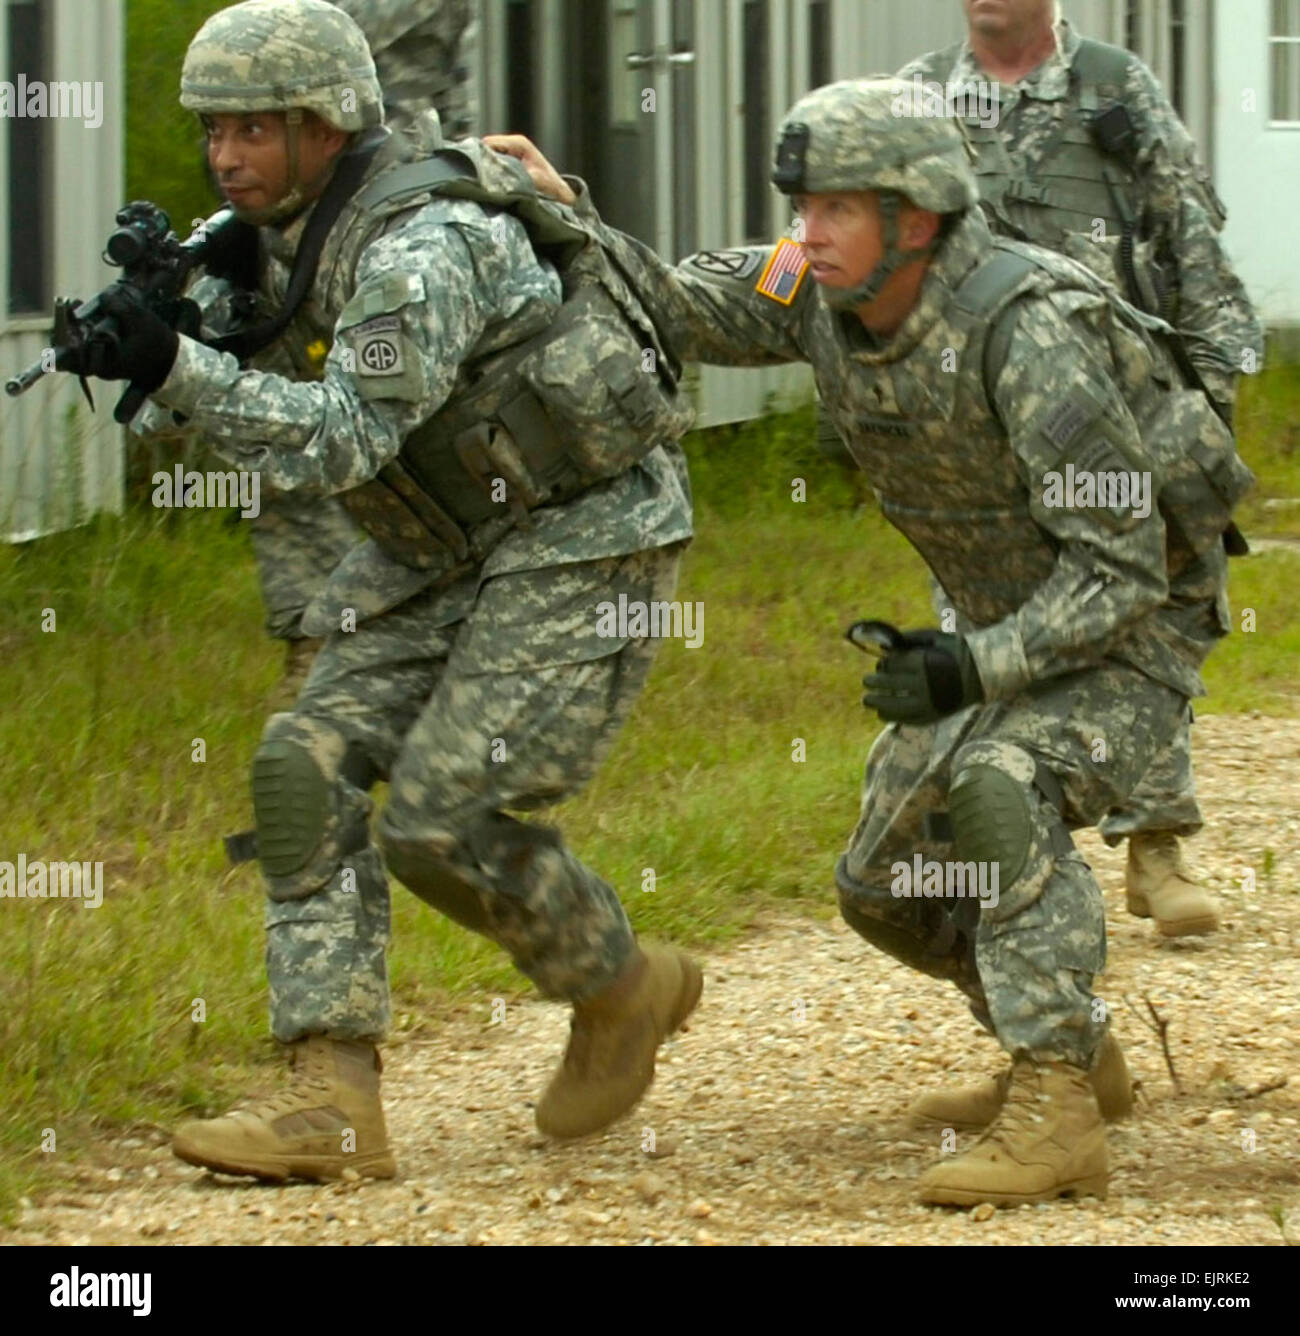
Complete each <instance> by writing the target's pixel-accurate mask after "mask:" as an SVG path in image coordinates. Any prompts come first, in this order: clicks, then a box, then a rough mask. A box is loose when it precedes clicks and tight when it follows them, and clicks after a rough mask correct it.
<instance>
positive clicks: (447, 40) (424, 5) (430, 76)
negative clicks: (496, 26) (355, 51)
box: [334, 0, 478, 139]
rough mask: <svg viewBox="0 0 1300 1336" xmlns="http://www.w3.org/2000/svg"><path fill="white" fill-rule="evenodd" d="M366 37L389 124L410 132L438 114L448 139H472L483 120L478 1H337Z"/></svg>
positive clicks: (386, 119)
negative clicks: (477, 69) (427, 114)
mask: <svg viewBox="0 0 1300 1336" xmlns="http://www.w3.org/2000/svg"><path fill="white" fill-rule="evenodd" d="M334 3H335V4H336V5H338V7H339V8H340V9H342V10H345V11H346V12H347V13H349V14H351V15H352V17H353V18H354V19H356V21H357V26H358V27H359V28H360V29H361V31H362V32H364V33H365V35H366V41H367V43H368V44H369V46H370V51H371V54H372V55H373V56H374V58H375V69H376V70H378V72H379V85H380V87H381V88H382V89H383V90H384V119H385V123H386V124H387V125H388V126H389V127H390V128H391V129H393V130H407V129H409V128H410V126H411V123H412V122H413V121H414V120H415V118H416V117H417V116H418V115H419V114H420V113H421V112H423V111H428V110H430V109H433V110H434V111H436V112H437V113H438V116H439V119H440V120H441V121H442V133H443V135H444V136H445V137H446V138H448V139H459V138H460V137H461V136H462V135H467V134H472V133H473V132H474V127H475V125H476V123H477V121H478V113H477V108H476V105H475V103H476V96H475V80H474V77H473V71H474V59H475V54H476V48H477V41H478V33H477V26H478V25H477V23H476V22H475V19H474V6H473V3H472V0H334Z"/></svg>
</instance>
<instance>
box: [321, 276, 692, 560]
mask: <svg viewBox="0 0 1300 1336" xmlns="http://www.w3.org/2000/svg"><path fill="white" fill-rule="evenodd" d="M692 418H693V410H692V408H691V405H690V403H689V401H688V400H687V399H686V397H685V396H684V395H682V394H680V393H679V392H678V390H677V388H676V385H675V383H674V379H673V375H672V372H671V370H670V369H669V368H666V367H663V366H661V365H660V359H659V358H658V356H657V354H656V352H655V348H654V345H653V343H652V341H651V340H650V339H648V338H646V339H641V338H639V337H638V335H637V332H636V330H635V328H634V326H633V325H632V324H631V322H630V321H629V319H628V318H627V317H626V316H625V315H624V313H623V310H622V309H621V307H620V306H619V305H618V304H617V303H616V301H615V300H614V298H613V297H612V296H611V295H610V294H609V293H608V292H607V291H606V289H605V288H604V286H603V285H601V284H600V283H599V282H597V281H591V282H587V283H584V284H582V285H581V286H579V287H578V288H577V290H576V292H575V293H574V295H573V296H572V297H570V298H569V299H568V300H566V301H565V302H564V304H563V306H561V308H560V310H559V312H558V313H557V314H556V316H555V318H554V319H553V320H552V322H551V324H550V325H549V326H548V327H547V328H546V329H545V330H543V331H542V332H541V333H540V334H536V335H534V336H533V337H532V338H530V339H527V340H525V341H524V342H523V343H520V344H516V345H515V346H514V347H512V348H507V349H505V350H504V351H503V352H500V353H495V354H492V355H490V356H489V357H487V358H485V359H483V360H482V361H480V362H479V363H477V364H474V365H471V366H470V367H468V368H466V370H465V372H464V373H463V374H462V377H461V380H460V381H459V382H458V386H457V389H456V390H455V391H453V394H452V397H451V399H450V400H449V401H448V403H447V405H446V406H445V407H444V408H442V409H441V410H440V411H439V412H438V413H436V414H434V416H433V417H432V418H430V419H429V421H428V422H426V423H424V424H423V425H422V426H421V427H419V428H417V429H416V430H415V431H414V432H412V433H411V435H410V436H409V437H408V438H407V440H406V441H405V443H404V444H403V446H402V450H401V452H400V454H399V455H398V457H397V459H396V460H394V461H393V462H392V463H391V464H389V465H387V466H386V467H385V468H383V469H382V470H381V471H380V473H379V475H378V476H377V477H376V478H374V479H373V480H372V481H370V482H368V483H365V484H363V485H362V486H361V487H358V488H355V489H354V490H352V491H350V492H348V493H345V494H344V495H343V497H342V498H341V499H342V501H343V504H344V505H345V506H346V507H347V508H348V510H349V512H350V513H351V514H352V516H353V518H354V519H356V520H357V522H358V523H359V524H360V525H361V526H362V527H363V528H364V529H365V530H366V531H367V533H368V534H369V535H370V536H371V537H372V538H373V539H374V540H375V541H376V542H377V543H378V545H379V546H380V547H381V548H382V549H383V551H384V552H385V553H386V554H387V555H388V556H390V557H392V558H393V559H394V560H396V561H400V562H402V563H404V564H405V565H408V566H413V567H415V568H416V569H424V568H427V567H430V566H432V565H434V564H435V562H439V561H441V560H442V559H443V554H444V553H445V551H446V550H450V551H451V552H452V553H453V555H454V556H455V557H456V558H457V560H460V561H464V560H467V559H469V558H471V557H472V558H473V559H475V560H478V559H481V558H482V557H483V556H484V555H485V551H484V550H482V546H483V542H484V538H485V535H484V534H481V533H475V532H474V531H475V530H476V529H477V528H478V526H480V525H482V524H483V523H484V522H485V521H487V520H491V519H504V520H505V521H506V524H505V525H499V526H496V527H495V528H494V529H492V530H491V531H490V536H488V538H487V541H488V542H489V545H490V544H491V543H492V542H495V541H497V540H499V538H500V536H501V535H502V534H503V533H504V532H506V531H507V530H508V529H509V528H510V527H513V526H514V525H516V524H519V525H523V526H525V527H526V526H527V525H528V524H529V523H530V521H529V519H528V514H529V512H530V511H532V510H535V509H537V508H538V507H541V506H545V505H554V504H558V503H561V502H564V501H568V500H571V499H572V498H573V497H575V496H577V495H578V494H580V493H581V492H583V491H586V490H587V489H588V488H589V487H592V486H594V485H595V484H597V483H600V482H604V481H606V480H608V479H610V478H615V477H618V476H619V475H620V474H622V473H624V472H626V471H627V470H628V469H629V468H631V467H632V466H633V465H634V464H636V463H638V462H639V461H640V460H641V459H643V458H644V457H645V456H646V455H647V454H649V453H650V451H651V450H653V449H654V448H655V447H656V446H658V445H661V444H665V443H667V442H671V441H675V440H676V439H677V438H678V437H679V436H681V435H682V434H683V433H684V432H685V431H686V430H688V429H689V427H690V425H691V421H692Z"/></svg>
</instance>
